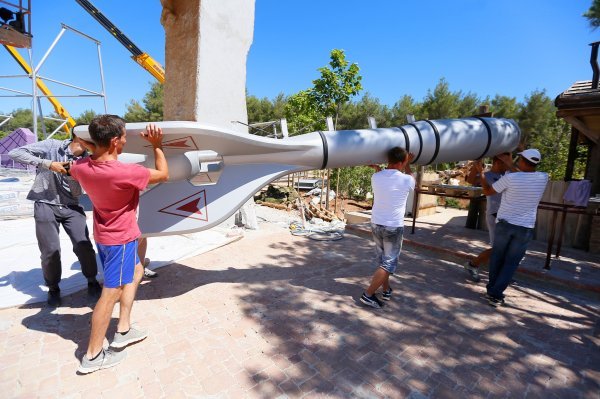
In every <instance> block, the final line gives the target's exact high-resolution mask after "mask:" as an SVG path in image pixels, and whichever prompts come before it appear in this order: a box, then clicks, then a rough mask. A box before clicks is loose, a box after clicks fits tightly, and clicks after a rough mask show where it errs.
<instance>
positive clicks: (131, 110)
mask: <svg viewBox="0 0 600 399" xmlns="http://www.w3.org/2000/svg"><path fill="white" fill-rule="evenodd" d="M163 93H164V91H163V85H162V84H161V83H159V82H153V83H152V84H151V86H150V91H148V93H146V95H145V96H144V99H143V100H142V102H143V103H144V106H142V105H141V104H140V103H139V102H138V101H137V100H131V102H130V103H129V105H128V106H127V112H125V115H123V118H124V119H125V120H126V121H127V122H157V121H162V120H163Z"/></svg>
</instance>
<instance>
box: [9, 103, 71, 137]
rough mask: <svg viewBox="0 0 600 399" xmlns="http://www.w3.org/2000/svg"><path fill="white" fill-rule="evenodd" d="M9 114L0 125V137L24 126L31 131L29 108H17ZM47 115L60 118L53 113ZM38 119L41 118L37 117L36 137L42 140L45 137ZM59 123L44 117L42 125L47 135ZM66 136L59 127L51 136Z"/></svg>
mask: <svg viewBox="0 0 600 399" xmlns="http://www.w3.org/2000/svg"><path fill="white" fill-rule="evenodd" d="M11 114H12V116H13V117H12V118H11V119H10V120H9V121H8V122H7V123H5V124H4V125H2V126H1V127H0V138H1V137H4V136H7V135H9V134H10V133H12V132H13V131H15V130H17V129H19V128H25V129H29V130H31V131H33V113H32V112H31V109H29V108H17V109H15V110H14V111H12V112H11ZM47 116H49V117H51V118H56V119H60V118H59V116H58V115H56V114H55V113H52V114H50V115H47ZM38 118H39V116H38ZM40 121H41V119H38V139H39V140H43V139H44V138H45V137H44V131H43V129H42V125H41V123H40ZM59 124H60V122H58V121H55V120H51V119H44V127H45V128H46V134H48V135H49V134H50V133H52V132H53V131H54V130H55V129H56V128H57V127H58V126H59ZM66 136H67V135H66V133H65V132H64V130H62V129H61V130H60V131H58V132H57V133H56V134H55V135H54V136H53V137H54V138H56V139H59V140H60V139H63V138H65V137H66Z"/></svg>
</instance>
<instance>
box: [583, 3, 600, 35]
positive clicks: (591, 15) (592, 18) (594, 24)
mask: <svg viewBox="0 0 600 399" xmlns="http://www.w3.org/2000/svg"><path fill="white" fill-rule="evenodd" d="M583 16H584V17H586V18H587V20H588V22H589V23H590V27H591V28H592V29H593V30H596V29H597V28H598V27H599V26H600V0H593V1H592V5H591V6H590V9H589V10H587V11H586V12H585V14H583Z"/></svg>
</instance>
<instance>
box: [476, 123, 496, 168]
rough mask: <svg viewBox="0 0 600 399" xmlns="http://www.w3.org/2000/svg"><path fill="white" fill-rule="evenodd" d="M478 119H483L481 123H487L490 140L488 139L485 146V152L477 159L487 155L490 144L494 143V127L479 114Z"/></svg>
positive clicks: (486, 127)
mask: <svg viewBox="0 0 600 399" xmlns="http://www.w3.org/2000/svg"><path fill="white" fill-rule="evenodd" d="M475 118H476V119H479V120H480V121H481V123H483V124H484V125H485V129H486V130H487V134H488V140H487V144H486V146H485V150H484V151H483V154H481V155H480V156H479V158H476V159H481V158H483V157H485V154H487V152H488V150H489V149H490V146H491V145H492V128H491V127H490V125H489V124H488V123H487V121H486V120H485V119H483V118H480V117H478V116H476V117H475Z"/></svg>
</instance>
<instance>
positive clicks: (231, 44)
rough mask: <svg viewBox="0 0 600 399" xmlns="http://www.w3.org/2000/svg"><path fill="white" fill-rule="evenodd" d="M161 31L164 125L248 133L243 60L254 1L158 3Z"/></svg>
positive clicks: (251, 27)
mask: <svg viewBox="0 0 600 399" xmlns="http://www.w3.org/2000/svg"><path fill="white" fill-rule="evenodd" d="M161 4H162V6H163V11H162V16H161V23H162V25H163V26H164V28H165V34H166V44H165V46H166V49H165V63H166V65H165V70H166V75H165V88H164V90H165V91H164V120H188V121H199V122H203V123H207V124H213V125H217V126H222V127H224V128H228V129H233V130H237V131H240V132H247V131H248V128H247V127H246V126H244V125H241V124H239V123H235V124H234V123H231V121H240V122H243V123H248V114H247V110H246V59H247V55H248V51H249V49H250V45H251V44H252V38H253V31H254V0H227V1H223V0H161Z"/></svg>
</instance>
